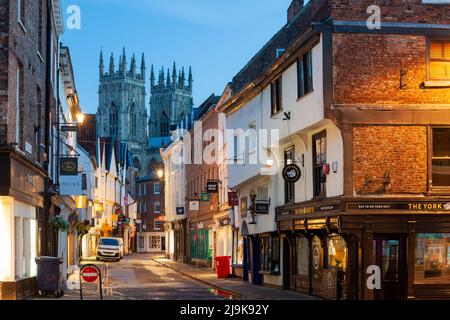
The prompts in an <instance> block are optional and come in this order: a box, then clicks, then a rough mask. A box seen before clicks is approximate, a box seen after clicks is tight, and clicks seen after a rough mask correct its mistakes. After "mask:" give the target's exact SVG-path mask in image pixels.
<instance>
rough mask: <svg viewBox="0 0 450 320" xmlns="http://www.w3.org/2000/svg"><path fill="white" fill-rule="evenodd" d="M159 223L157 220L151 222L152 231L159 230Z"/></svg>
mask: <svg viewBox="0 0 450 320" xmlns="http://www.w3.org/2000/svg"><path fill="white" fill-rule="evenodd" d="M161 224H162V223H161V221H159V220H154V221H153V229H154V230H161Z"/></svg>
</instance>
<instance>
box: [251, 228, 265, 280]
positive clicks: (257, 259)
mask: <svg viewBox="0 0 450 320" xmlns="http://www.w3.org/2000/svg"><path fill="white" fill-rule="evenodd" d="M250 263H251V265H250V270H251V274H252V284H256V285H262V284H263V275H262V274H260V273H259V271H260V270H261V239H260V238H259V237H258V236H253V237H252V238H251V250H250Z"/></svg>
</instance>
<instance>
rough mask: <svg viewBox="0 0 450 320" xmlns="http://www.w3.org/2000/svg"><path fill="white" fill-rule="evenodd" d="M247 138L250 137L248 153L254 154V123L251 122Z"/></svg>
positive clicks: (255, 143) (255, 138) (255, 141)
mask: <svg viewBox="0 0 450 320" xmlns="http://www.w3.org/2000/svg"><path fill="white" fill-rule="evenodd" d="M248 129H249V131H250V132H249V137H250V141H249V145H250V148H249V149H250V150H249V153H252V152H256V148H257V144H258V142H257V133H256V122H252V123H251V124H250V125H249V126H248Z"/></svg>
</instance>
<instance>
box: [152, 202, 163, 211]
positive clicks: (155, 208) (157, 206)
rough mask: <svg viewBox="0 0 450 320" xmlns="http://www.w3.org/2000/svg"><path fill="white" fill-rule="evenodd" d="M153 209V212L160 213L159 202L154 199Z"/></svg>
mask: <svg viewBox="0 0 450 320" xmlns="http://www.w3.org/2000/svg"><path fill="white" fill-rule="evenodd" d="M153 209H154V211H155V213H161V203H160V202H159V201H155V203H154V204H153Z"/></svg>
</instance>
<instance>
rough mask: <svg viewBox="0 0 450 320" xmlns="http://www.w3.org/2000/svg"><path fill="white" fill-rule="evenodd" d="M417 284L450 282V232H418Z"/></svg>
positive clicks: (415, 269) (415, 272)
mask: <svg viewBox="0 0 450 320" xmlns="http://www.w3.org/2000/svg"><path fill="white" fill-rule="evenodd" d="M414 283H415V284H444V283H445V284H450V233H418V234H417V238H416V248H415V265H414Z"/></svg>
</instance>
